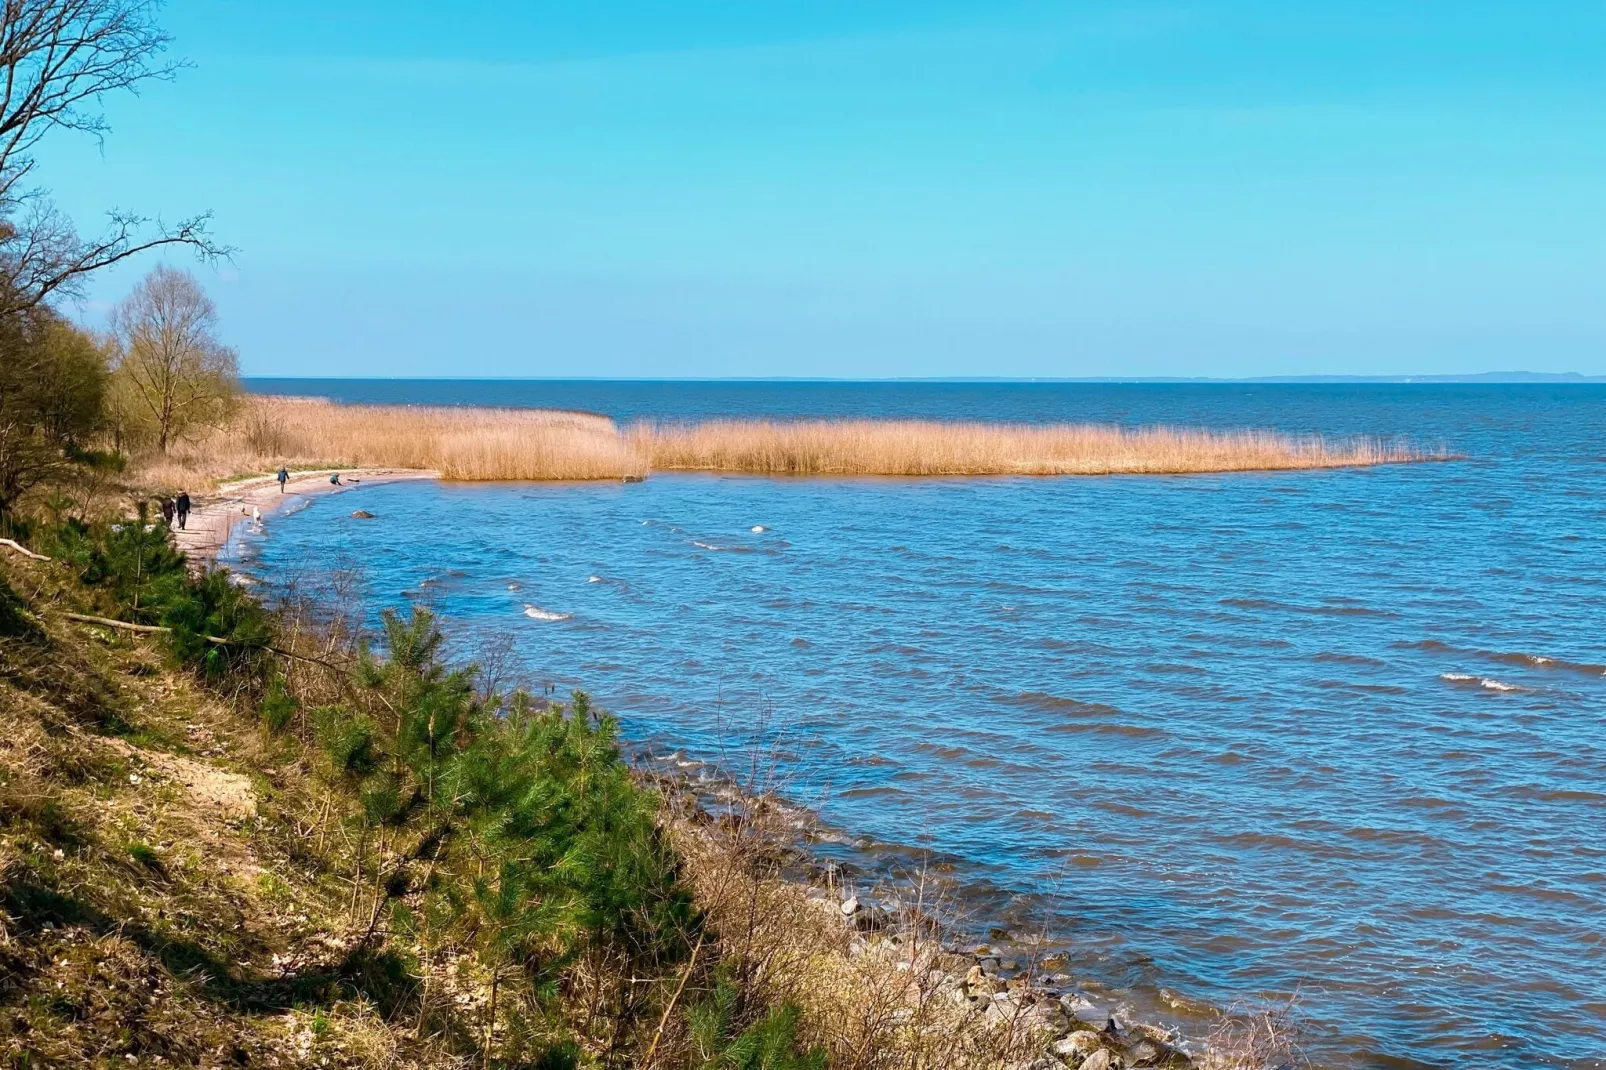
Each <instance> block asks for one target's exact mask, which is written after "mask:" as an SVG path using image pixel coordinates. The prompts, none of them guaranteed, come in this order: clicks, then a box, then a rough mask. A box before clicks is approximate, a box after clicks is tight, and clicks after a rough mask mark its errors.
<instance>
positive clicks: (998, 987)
mask: <svg viewBox="0 0 1606 1070" xmlns="http://www.w3.org/2000/svg"><path fill="white" fill-rule="evenodd" d="M1003 988H1004V986H1003V985H1002V984H1001V983H999V980H998V978H996V977H994V976H992V975H991V974H989V973H988V972H987V971H986V970H984V969H982V968H981V967H980V966H972V967H971V968H970V972H968V973H966V974H965V991H966V992H968V993H970V997H971V998H972V999H979V998H980V997H982V996H991V995H993V994H994V993H995V992H1001V991H1003Z"/></svg>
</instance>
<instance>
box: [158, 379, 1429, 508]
mask: <svg viewBox="0 0 1606 1070" xmlns="http://www.w3.org/2000/svg"><path fill="white" fill-rule="evenodd" d="M1437 456H1438V455H1429V454H1424V453H1421V452H1419V451H1417V450H1414V449H1411V448H1410V447H1407V446H1400V445H1390V444H1387V443H1385V442H1382V441H1380V440H1377V439H1371V438H1345V439H1327V438H1322V437H1319V436H1304V437H1300V436H1291V435H1284V434H1279V433H1276V432H1271V431H1254V430H1243V431H1212V430H1205V429H1191V428H1172V427H1153V428H1140V429H1127V428H1121V427H1115V426H1107V425H1097V424H1050V425H1030V424H1003V423H983V422H979V421H972V422H959V423H944V422H938V421H930V420H802V421H770V420H711V421H708V422H705V423H698V424H653V423H639V424H635V425H633V426H631V427H629V428H626V429H624V430H623V431H621V430H620V429H619V428H618V427H616V426H615V425H614V423H613V421H612V420H610V419H608V418H607V417H606V416H600V415H597V414H594V413H580V412H561V411H555V410H540V409H492V408H457V407H423V406H403V405H340V404H336V403H334V402H331V401H328V400H325V399H321V398H312V399H301V398H282V397H253V398H249V399H247V401H246V403H245V405H244V406H242V408H241V411H240V413H239V414H238V416H237V417H236V419H235V420H234V421H233V422H232V423H231V424H230V425H229V426H227V427H225V428H221V429H219V430H217V431H215V432H212V433H211V434H209V435H208V436H206V437H204V438H202V439H199V440H197V441H194V442H190V443H185V444H182V445H180V446H178V447H176V448H174V449H173V450H172V451H171V452H170V453H169V454H168V455H167V456H166V457H165V458H146V459H145V462H144V463H142V464H140V465H138V466H137V468H136V472H135V474H134V482H135V483H136V484H137V485H138V486H141V487H143V488H148V489H152V490H155V489H158V488H177V487H179V486H185V485H189V486H197V485H201V484H205V483H209V482H216V481H219V480H222V479H226V478H228V477H231V476H239V475H246V474H249V473H254V472H271V471H274V470H276V469H277V468H278V467H279V466H280V465H281V464H287V465H289V466H290V467H292V468H323V467H353V468H355V467H387V468H415V469H425V470H431V471H436V472H439V473H440V474H441V475H442V477H444V478H446V479H452V480H464V481H478V480H570V479H575V480H580V479H621V478H629V479H639V478H641V477H644V476H645V475H646V474H647V473H648V472H649V471H651V470H653V469H657V470H660V471H674V470H680V471H708V472H745V473H753V474H770V475H876V476H960V475H978V476H979V475H1113V474H1120V473H1133V474H1137V473H1150V474H1165V473H1188V472H1239V471H1273V470H1284V469H1300V468H1334V467H1343V466H1353V465H1375V464H1395V463H1402V462H1410V461H1421V460H1430V459H1436V457H1437Z"/></svg>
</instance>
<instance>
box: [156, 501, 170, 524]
mask: <svg viewBox="0 0 1606 1070" xmlns="http://www.w3.org/2000/svg"><path fill="white" fill-rule="evenodd" d="M158 508H160V509H161V510H162V526H163V527H169V528H170V527H172V526H173V499H172V498H163V499H162V503H161V505H160V506H158Z"/></svg>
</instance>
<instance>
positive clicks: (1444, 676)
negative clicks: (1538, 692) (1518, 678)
mask: <svg viewBox="0 0 1606 1070" xmlns="http://www.w3.org/2000/svg"><path fill="white" fill-rule="evenodd" d="M1439 679H1441V680H1443V681H1445V682H1446V683H1451V684H1465V685H1476V686H1478V687H1481V688H1484V689H1485V690H1488V691H1523V690H1526V689H1525V688H1521V687H1518V686H1517V685H1516V684H1508V683H1505V682H1504V681H1501V680H1492V679H1490V678H1489V677H1487V676H1474V675H1472V674H1471V673H1466V672H1441V673H1440V674H1439Z"/></svg>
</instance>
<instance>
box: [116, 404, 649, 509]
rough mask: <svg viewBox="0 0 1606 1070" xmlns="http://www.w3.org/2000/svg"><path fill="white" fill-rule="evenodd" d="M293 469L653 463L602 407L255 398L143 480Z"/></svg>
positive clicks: (480, 474) (467, 470)
mask: <svg viewBox="0 0 1606 1070" xmlns="http://www.w3.org/2000/svg"><path fill="white" fill-rule="evenodd" d="M280 465H288V466H289V467H291V468H292V469H295V468H327V467H340V468H358V467H383V468H416V469H424V470H429V471H435V472H439V473H440V474H441V476H442V477H443V478H446V479H455V480H464V481H478V480H498V479H507V480H534V479H620V478H623V477H626V476H630V477H641V476H644V475H646V471H647V466H646V464H645V463H644V462H643V461H642V460H641V459H640V458H639V457H637V456H636V455H635V453H634V452H633V451H632V450H631V448H630V446H629V445H628V444H627V443H626V442H625V441H624V440H623V439H621V437H620V436H619V433H618V430H617V429H616V428H615V427H614V423H613V421H612V420H610V419H608V418H607V417H606V416H598V415H596V414H594V413H583V412H561V411H556V410H547V409H489V408H458V407H445V406H442V407H423V406H411V405H339V404H336V403H334V402H332V401H328V400H326V399H323V398H284V397H252V398H248V399H247V400H246V403H245V405H244V406H243V407H242V409H241V411H240V413H239V414H238V415H237V416H236V418H235V420H234V421H233V422H232V423H231V424H229V425H228V426H226V427H223V428H219V429H218V430H216V431H214V432H212V433H211V434H209V435H207V436H206V437H204V438H201V439H199V440H197V441H194V442H189V443H184V444H182V445H180V446H178V447H176V448H174V449H173V450H171V451H170V452H169V453H168V455H167V456H166V457H165V458H146V459H145V462H144V463H143V464H141V465H139V466H138V470H137V472H136V473H135V479H136V482H137V483H138V484H139V485H141V486H144V487H149V488H153V489H154V488H159V487H178V486H182V485H185V484H191V485H196V484H201V483H207V482H217V481H219V480H223V479H227V478H229V477H232V476H242V475H247V474H252V473H258V472H272V471H275V470H277V469H278V468H279V466H280Z"/></svg>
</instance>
